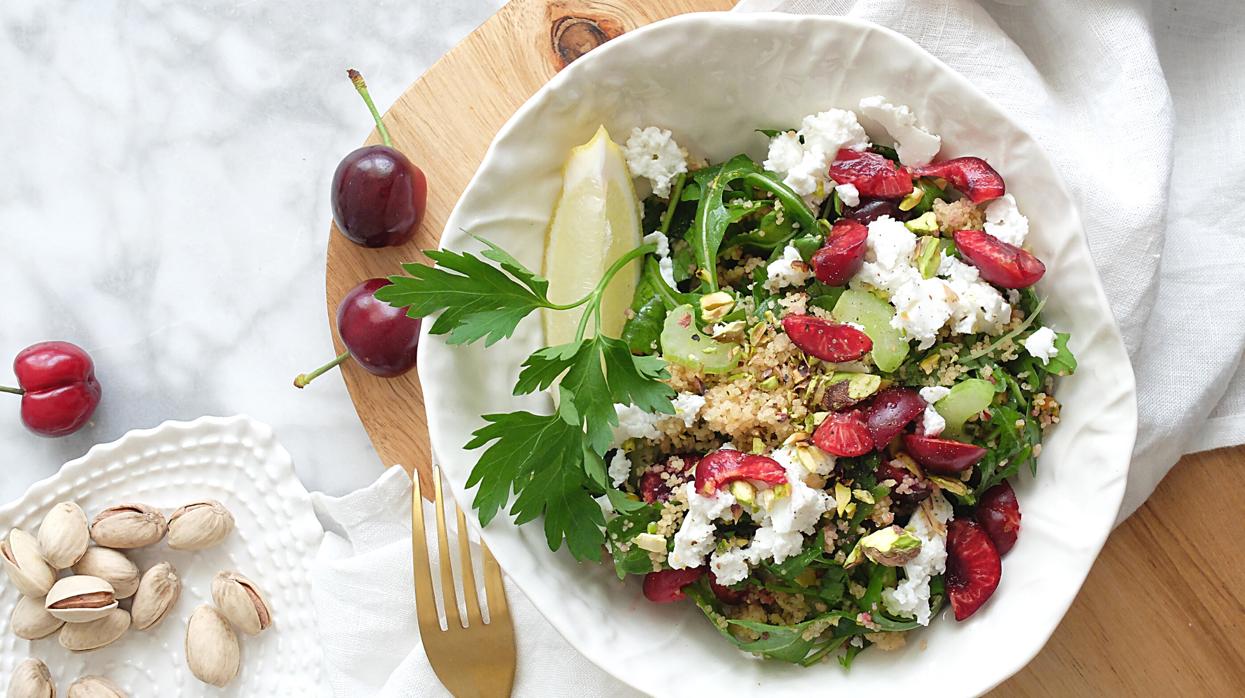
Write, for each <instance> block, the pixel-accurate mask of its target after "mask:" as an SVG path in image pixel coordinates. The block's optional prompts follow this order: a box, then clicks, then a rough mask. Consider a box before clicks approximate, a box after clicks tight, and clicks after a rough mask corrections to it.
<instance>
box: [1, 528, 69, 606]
mask: <svg viewBox="0 0 1245 698" xmlns="http://www.w3.org/2000/svg"><path fill="white" fill-rule="evenodd" d="M0 561H3V563H4V571H5V572H7V573H8V574H9V579H11V580H12V581H13V586H15V587H17V590H18V591H20V592H21V593H22V594H23V595H25V596H32V597H34V598H42V597H44V596H46V595H47V593H48V589H51V588H52V585H53V584H55V583H56V570H54V569H52V566H51V565H49V564H48V563H47V560H44V559H43V553H42V552H40V550H39V541H37V540H35V537H34V536H32V535H30V534H29V533H27V532H25V531H23V530H22V529H20V528H15V529H13V530H12V531H9V535H8V536H7V537H6V538H5V539H4V540H2V541H0Z"/></svg>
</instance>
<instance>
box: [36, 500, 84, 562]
mask: <svg viewBox="0 0 1245 698" xmlns="http://www.w3.org/2000/svg"><path fill="white" fill-rule="evenodd" d="M90 542H91V530H90V526H89V525H88V524H87V521H86V512H84V511H82V507H80V506H78V505H77V504H74V503H73V502H61V503H60V504H57V505H56V506H54V507H52V508H51V510H49V511H48V513H47V515H46V516H44V517H43V523H42V524H40V525H39V548H40V550H42V551H43V558H44V559H45V560H47V562H48V564H49V565H51V566H53V567H55V568H56V569H58V570H65V569H69V568H70V567H72V566H73V565H74V564H75V563H77V562H78V560H79V559H81V558H82V554H83V553H85V552H86V547H87V544H88V543H90Z"/></svg>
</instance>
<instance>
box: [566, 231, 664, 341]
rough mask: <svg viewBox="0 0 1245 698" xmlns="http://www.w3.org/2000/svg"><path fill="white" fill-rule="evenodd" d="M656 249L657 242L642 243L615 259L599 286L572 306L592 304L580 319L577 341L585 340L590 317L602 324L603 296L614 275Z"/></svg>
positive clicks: (598, 324)
mask: <svg viewBox="0 0 1245 698" xmlns="http://www.w3.org/2000/svg"><path fill="white" fill-rule="evenodd" d="M656 251H657V245H655V244H649V245H640V246H639V247H637V248H635V249H634V250H631V251H630V252H628V253H627V254H625V255H623V256H621V257H619V258H618V259H616V260H614V263H613V264H611V265H610V268H609V269H606V270H605V274H604V275H602V276H601V280H600V281H598V282H597V287H596V288H594V289H592V293H589V294H588V295H587V296H585V297H584V298H583V299H582V300H580V301H579V302H578V303H576V304H575V305H572V306H571V307H572V308H574V307H577V306H579V305H583V304H584V303H590V304H591V305H592V307H591V308H589V309H587V310H585V311H584V314H583V317H581V318H580V319H579V328H578V329H577V330H576V331H575V341H576V342H582V341H583V339H584V334H586V333H587V331H588V318H590V317H595V318H596V319H597V327H600V326H601V296H603V295H605V289H606V287H608V286H609V285H610V282H611V281H613V280H614V277H615V276H617V275H618V272H620V271H622V270H623V268H624V267H626V266H627V265H628V264H630V263H631V261H632V260H634V259H636V258H639V257H643V256H644V255H646V254H650V253H652V252H656Z"/></svg>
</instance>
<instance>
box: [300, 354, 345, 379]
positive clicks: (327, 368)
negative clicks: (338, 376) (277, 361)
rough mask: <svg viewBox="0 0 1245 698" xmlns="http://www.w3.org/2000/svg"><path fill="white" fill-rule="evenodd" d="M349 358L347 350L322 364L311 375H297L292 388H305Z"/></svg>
mask: <svg viewBox="0 0 1245 698" xmlns="http://www.w3.org/2000/svg"><path fill="white" fill-rule="evenodd" d="M349 358H350V350H349V349H347V350H346V351H343V352H342V353H340V354H338V355H337V358H335V359H333V360H332V361H330V362H328V363H327V364H324V365H323V366H321V367H320V368H317V369H316V370H314V371H312V372H311V373H300V374H298V378H295V379H294V387H295V388H306V387H307V384H308V383H310V382H311V381H313V380H315V379H317V378H319V377H320V376H322V375H324V374H325V373H328V372H329V371H332V370H333V369H335V368H337V367H338V366H340V365H341V364H342V362H343V361H345V360H346V359H349Z"/></svg>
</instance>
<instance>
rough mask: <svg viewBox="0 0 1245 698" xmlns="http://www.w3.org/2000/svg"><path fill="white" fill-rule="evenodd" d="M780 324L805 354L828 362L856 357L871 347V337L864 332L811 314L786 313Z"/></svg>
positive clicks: (851, 359)
mask: <svg viewBox="0 0 1245 698" xmlns="http://www.w3.org/2000/svg"><path fill="white" fill-rule="evenodd" d="M782 328H783V329H784V330H786V331H787V336H788V337H790V338H791V341H792V342H794V343H795V345H796V346H797V347H799V348H800V350H801V351H803V352H804V353H805V354H809V355H810V356H816V357H817V358H819V359H821V360H823V361H829V362H831V363H839V362H842V361H855V360H856V359H859V358H860V357H862V356H864V355H865V354H868V353H869V350H871V349H873V340H872V339H869V335H867V334H865V333H864V332H861V331H860V330H858V329H856V328H855V327H852V326H851V325H840V324H838V323H835V322H830V321H829V320H823V319H821V318H819V317H814V316H812V315H788V316H786V317H784V318H783V319H782Z"/></svg>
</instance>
